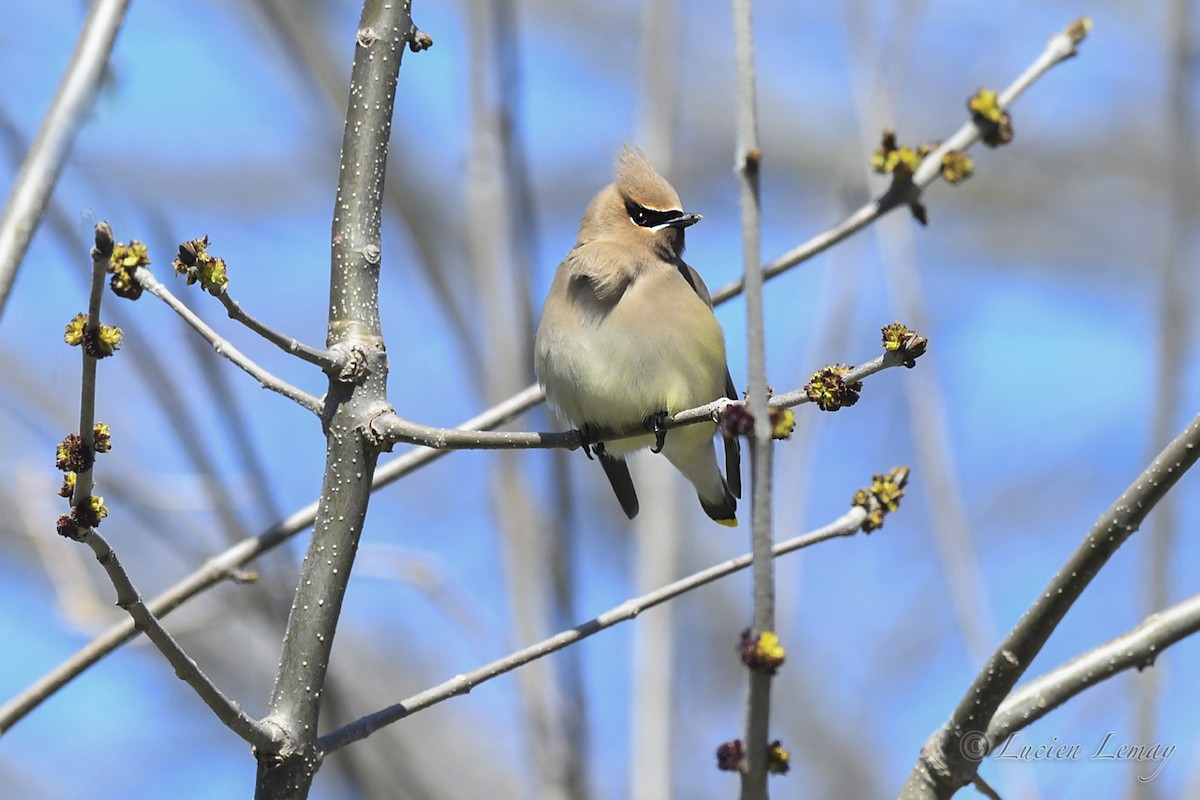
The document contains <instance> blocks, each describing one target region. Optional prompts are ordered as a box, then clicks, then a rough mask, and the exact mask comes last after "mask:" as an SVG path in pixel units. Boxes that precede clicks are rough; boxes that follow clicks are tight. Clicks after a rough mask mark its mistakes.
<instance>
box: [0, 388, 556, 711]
mask: <svg viewBox="0 0 1200 800" xmlns="http://www.w3.org/2000/svg"><path fill="white" fill-rule="evenodd" d="M541 401H542V395H541V392H540V390H538V389H537V387H536V386H534V387H531V388H530V389H526V390H525V391H524V392H522V393H520V394H518V395H516V396H514V397H513V398H511V399H509V400H507V401H505V402H504V403H501V404H499V405H497V406H495V407H493V408H491V409H488V410H487V411H485V412H484V413H482V414H480V415H479V416H476V417H473V418H471V419H469V420H467V421H466V422H464V423H463V424H462V426H461V427H462V428H465V429H472V430H474V429H482V428H492V427H496V426H499V425H503V424H504V423H506V422H509V421H511V420H512V419H513V418H514V417H516V416H518V415H519V414H522V413H524V412H525V411H527V410H529V409H530V408H532V407H533V406H535V405H537V404H538V403H540V402H541ZM452 452H454V451H452V450H431V449H427V448H417V449H414V450H411V451H409V452H407V453H405V454H403V455H401V456H399V457H397V458H395V459H393V460H391V461H389V462H388V463H387V464H385V465H383V466H382V467H380V468H379V469H377V470H376V471H375V475H374V477H373V478H372V481H371V490H372V491H376V490H378V489H381V488H383V487H384V486H387V485H389V484H391V483H394V482H395V481H397V480H399V479H400V478H402V477H404V476H405V475H407V474H409V473H410V472H412V471H413V470H415V469H418V468H420V467H423V466H425V465H426V464H429V463H431V462H433V461H436V460H438V459H440V458H441V457H443V456H445V455H449V454H450V453H452ZM316 517H317V504H316V503H315V502H314V503H310V504H309V505H307V506H305V507H304V508H302V509H300V510H298V511H295V512H293V513H292V514H291V515H290V516H288V517H287V518H285V519H283V520H281V521H280V522H278V523H276V524H275V525H274V526H272V527H271V528H270V529H268V530H266V531H264V532H263V533H261V534H259V535H258V536H256V537H253V538H250V539H245V540H243V541H241V542H238V543H237V544H235V545H234V546H232V547H230V548H229V549H227V550H225V551H224V552H222V553H220V554H218V555H216V556H213V557H212V558H210V559H209V560H208V561H206V562H205V563H204V565H203V566H201V567H200V568H199V569H197V570H196V571H195V572H193V573H192V574H190V575H188V576H187V577H185V578H183V579H182V580H180V581H179V582H177V583H176V584H175V585H174V586H172V587H170V588H169V589H167V590H166V591H164V592H162V593H161V594H159V595H158V596H157V597H155V598H154V599H153V600H151V601H150V602H149V603H147V604H146V605H147V607H148V608H149V609H150V611H151V613H153V614H154V615H155V616H157V617H159V618H162V617H165V616H166V615H167V614H169V613H171V612H172V611H174V610H175V609H176V608H178V607H179V606H181V605H183V604H184V603H186V602H187V601H188V600H190V599H192V598H193V597H195V596H196V595H199V594H201V593H202V592H204V591H206V590H208V589H210V588H211V587H213V586H216V585H217V584H220V583H223V582H224V581H226V580H229V579H235V580H236V579H238V577H239V576H240V575H241V569H242V567H244V566H246V565H247V564H249V563H250V562H252V561H254V560H255V559H256V558H258V557H259V556H261V555H262V554H264V553H267V552H269V551H271V550H273V549H274V548H276V547H278V546H279V545H281V544H283V543H284V542H286V541H287V540H289V539H290V538H292V537H293V536H295V535H296V534H298V533H300V532H301V531H303V530H307V529H308V528H309V527H311V526H312V524H313V521H314V520H315V519H316ZM137 633H138V631H137V629H136V627H135V626H134V624H133V621H132V620H124V621H122V622H119V623H117V624H115V625H113V626H111V627H109V628H108V629H107V630H105V631H104V632H103V633H101V634H100V635H99V636H97V637H96V638H94V639H93V640H92V641H91V642H89V643H88V644H87V645H86V646H84V647H83V648H82V649H81V650H79V651H78V652H77V653H75V654H74V655H73V656H71V657H70V658H69V659H67V660H66V661H64V662H62V663H61V664H59V665H58V666H57V667H55V668H54V669H53V670H51V671H50V672H48V673H47V674H45V675H43V676H42V677H41V678H39V679H38V680H37V681H36V682H35V683H34V684H33V685H31V686H30V687H28V688H27V689H26V690H25V691H23V692H21V694H19V695H17V696H16V697H14V698H13V699H12V700H10V701H9V702H8V703H6V704H5V705H4V706H3V707H0V734H2V733H3V732H4V731H7V730H8V729H10V728H11V727H12V726H13V725H15V724H16V723H17V722H19V721H21V720H22V719H23V718H24V717H25V716H26V715H27V714H29V712H31V711H33V710H34V709H35V708H37V707H38V706H39V705H41V703H42V702H43V701H44V700H46V699H47V698H49V697H51V696H52V695H53V694H54V693H55V692H57V691H58V690H59V689H61V688H62V687H63V686H65V685H66V684H68V683H70V682H71V681H72V680H73V679H75V678H76V677H77V676H79V675H80V674H82V673H83V672H84V671H85V670H87V669H88V668H89V667H91V666H92V665H94V664H96V663H97V662H99V661H100V660H101V659H103V658H104V657H105V656H107V655H109V654H110V653H112V652H113V651H114V650H116V649H117V648H118V647H120V646H121V645H123V644H125V643H126V642H128V641H129V640H130V639H132V638H133V637H134V636H136V635H137Z"/></svg>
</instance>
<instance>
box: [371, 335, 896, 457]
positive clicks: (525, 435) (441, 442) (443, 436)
mask: <svg viewBox="0 0 1200 800" xmlns="http://www.w3.org/2000/svg"><path fill="white" fill-rule="evenodd" d="M904 360H905V356H903V355H901V354H899V353H897V352H895V351H892V352H888V353H885V354H884V355H882V356H879V357H878V358H875V359H872V360H871V361H868V362H866V363H865V364H862V365H860V366H858V367H855V368H854V369H852V370H850V371H849V372H847V373H846V374H845V376H844V378H843V379H844V380H845V382H846V383H854V382H857V381H861V380H862V379H863V378H865V377H867V376H869V375H874V374H875V373H876V372H880V371H882V370H885V369H888V368H889V367H898V366H902V365H903V364H904ZM525 392H526V393H529V394H533V393H535V392H536V393H538V394H540V392H539V390H538V387H536V386H530V387H529V388H528V389H526V390H525ZM540 399H542V398H541V397H539V400H540ZM809 402H812V401H811V399H810V398H809V397H808V395H807V394H806V393H805V391H804V389H796V390H793V391H790V392H786V393H784V394H780V395H775V396H773V397H771V398H770V400H769V401H768V405H769V406H770V407H771V408H791V407H793V406H798V405H801V404H803V403H809ZM735 405H745V403H744V402H742V401H738V400H731V399H729V398H727V397H722V398H719V399H717V400H714V401H712V402H711V403H705V404H704V405H702V406H696V407H695V408H689V409H685V410H683V411H680V412H679V413H677V414H673V415H671V416H669V417H667V418H666V419H664V420H662V422H661V424H662V427H664V428H666V429H670V428H675V427H679V426H681V425H695V424H697V423H699V422H712V421H713V420H717V419H719V418H720V416H721V414H722V413H723V412H724V411H725V409H726V408H729V407H730V406H735ZM765 418H766V415H765V414H764V415H763V419H765ZM767 430H768V433H769V432H770V429H769V427H768V428H767ZM371 433H372V434H373V435H374V436H375V437H376V439H377V440H378V441H379V442H380V443H381V444H383V445H385V446H387V445H391V444H394V443H397V442H403V443H405V444H415V445H420V446H421V447H432V448H435V449H438V450H443V449H460V450H525V449H541V450H545V449H551V448H567V449H569V450H573V449H575V448H577V447H579V446H580V445H581V444H582V443H583V438H582V437H583V434H582V433H580V431H578V430H570V431H476V430H463V429H462V428H434V427H430V426H428V425H420V424H418V423H416V422H411V421H409V420H406V419H404V418H402V417H400V416H398V415H397V414H396V413H395V412H394V411H387V412H384V413H382V414H380V415H379V416H378V417H376V418H375V419H373V420H371ZM645 435H646V430H645V429H644V428H627V429H621V430H605V429H598V430H595V431H592V432H590V433H589V435H588V439H587V441H588V442H589V443H594V442H599V441H612V440H615V439H623V438H626V437H635V436H645Z"/></svg>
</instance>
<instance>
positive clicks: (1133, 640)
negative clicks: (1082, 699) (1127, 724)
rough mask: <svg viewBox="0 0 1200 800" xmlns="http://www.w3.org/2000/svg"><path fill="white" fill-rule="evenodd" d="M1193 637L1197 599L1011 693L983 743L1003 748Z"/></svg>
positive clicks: (1199, 621)
mask: <svg viewBox="0 0 1200 800" xmlns="http://www.w3.org/2000/svg"><path fill="white" fill-rule="evenodd" d="M1197 631H1200V594H1197V595H1193V596H1191V597H1189V598H1188V599H1187V600H1184V601H1182V602H1180V603H1176V604H1175V605H1173V606H1171V607H1170V608H1167V609H1164V610H1163V611H1159V612H1157V613H1155V614H1151V615H1150V616H1148V617H1146V619H1144V620H1143V621H1142V622H1141V623H1140V624H1139V625H1138V626H1137V627H1136V628H1133V629H1132V630H1130V631H1128V632H1126V633H1123V634H1121V635H1120V636H1118V637H1116V638H1115V639H1112V640H1110V641H1108V642H1105V643H1104V644H1102V645H1100V646H1099V647H1096V648H1094V649H1092V650H1089V651H1087V652H1086V653H1084V654H1082V655H1080V656H1077V657H1076V658H1073V659H1071V660H1070V661H1068V662H1067V663H1066V664H1063V665H1062V666H1060V667H1056V668H1055V669H1052V670H1051V671H1049V672H1047V673H1046V674H1044V675H1040V676H1038V677H1037V678H1035V679H1033V680H1032V681H1030V682H1029V683H1027V684H1025V685H1024V686H1022V687H1021V688H1019V689H1017V690H1016V691H1014V692H1013V693H1012V694H1010V695H1009V696H1008V697H1007V698H1006V699H1005V700H1004V702H1003V703H1001V704H1000V707H999V708H998V709H996V714H995V716H993V717H992V721H991V722H990V723H988V729H987V735H988V739H989V740H990V741H993V742H1003V741H1004V740H1005V739H1007V738H1008V737H1009V736H1011V735H1012V734H1014V733H1016V732H1017V731H1019V730H1021V729H1022V728H1025V727H1028V726H1029V725H1032V724H1033V723H1034V722H1036V721H1037V720H1039V719H1041V718H1042V717H1044V716H1046V715H1047V714H1049V713H1050V712H1051V711H1053V710H1054V709H1056V708H1058V707H1059V706H1061V705H1062V704H1063V703H1065V702H1067V701H1068V700H1070V699H1071V698H1072V697H1074V696H1075V695H1077V694H1079V693H1080V692H1082V691H1084V690H1085V689H1088V688H1089V687H1091V686H1094V685H1095V684H1097V683H1100V682H1101V681H1105V680H1108V679H1109V678H1111V677H1113V676H1114V675H1117V674H1119V673H1121V672H1124V671H1125V670H1129V669H1137V670H1143V669H1145V668H1147V667H1150V666H1153V664H1154V661H1155V659H1157V658H1158V656H1159V655H1160V654H1161V653H1162V652H1163V651H1164V650H1166V649H1167V648H1168V647H1170V646H1171V645H1173V644H1175V643H1176V642H1178V641H1180V640H1182V639H1185V638H1187V637H1188V636H1191V635H1192V634H1194V633H1196V632H1197ZM1145 741H1150V740H1145Z"/></svg>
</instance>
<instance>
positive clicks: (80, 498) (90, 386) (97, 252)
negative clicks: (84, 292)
mask: <svg viewBox="0 0 1200 800" xmlns="http://www.w3.org/2000/svg"><path fill="white" fill-rule="evenodd" d="M112 249H113V233H112V228H110V227H109V225H108V223H107V222H101V223H99V224H98V225H96V235H95V244H94V245H92V284H91V291H90V292H89V293H88V317H87V322H86V323H84V327H83V341H84V344H83V346H81V347H80V348H79V350H80V355H81V356H82V358H83V369H82V374H81V377H80V381H79V438H80V439H82V440H83V448H84V449H85V450H86V452H88V453H95V449H96V431H95V424H96V361H97V357H96V356H95V355H93V354H92V353H89V352H88V347H89V345H88V342H97V341H99V337H100V301H101V300H103V299H104V275H105V273H106V272H107V270H108V259H109V256H111V255H112ZM92 486H93V482H92V468H91V467H88V468H87V469H85V470H82V471H80V472H77V473H75V488H74V489H73V490H72V492H71V506H72V507H75V506H79V505H81V504H83V503H86V502H87V501H88V499H89V498H90V497H91V494H92Z"/></svg>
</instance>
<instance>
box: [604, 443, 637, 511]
mask: <svg viewBox="0 0 1200 800" xmlns="http://www.w3.org/2000/svg"><path fill="white" fill-rule="evenodd" d="M600 466H602V467H604V474H605V475H607V476H608V482H609V483H611V484H612V488H613V492H614V493H616V495H617V501H618V502H620V504H621V510H622V511H624V512H625V516H627V517H629V518H630V519H633V518H634V517H636V516H637V514H638V499H637V491H636V490H635V489H634V488H633V478H631V477H630V476H629V465H628V464H626V463H625V459H623V458H610V457H608V456H606V455H601V456H600Z"/></svg>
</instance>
